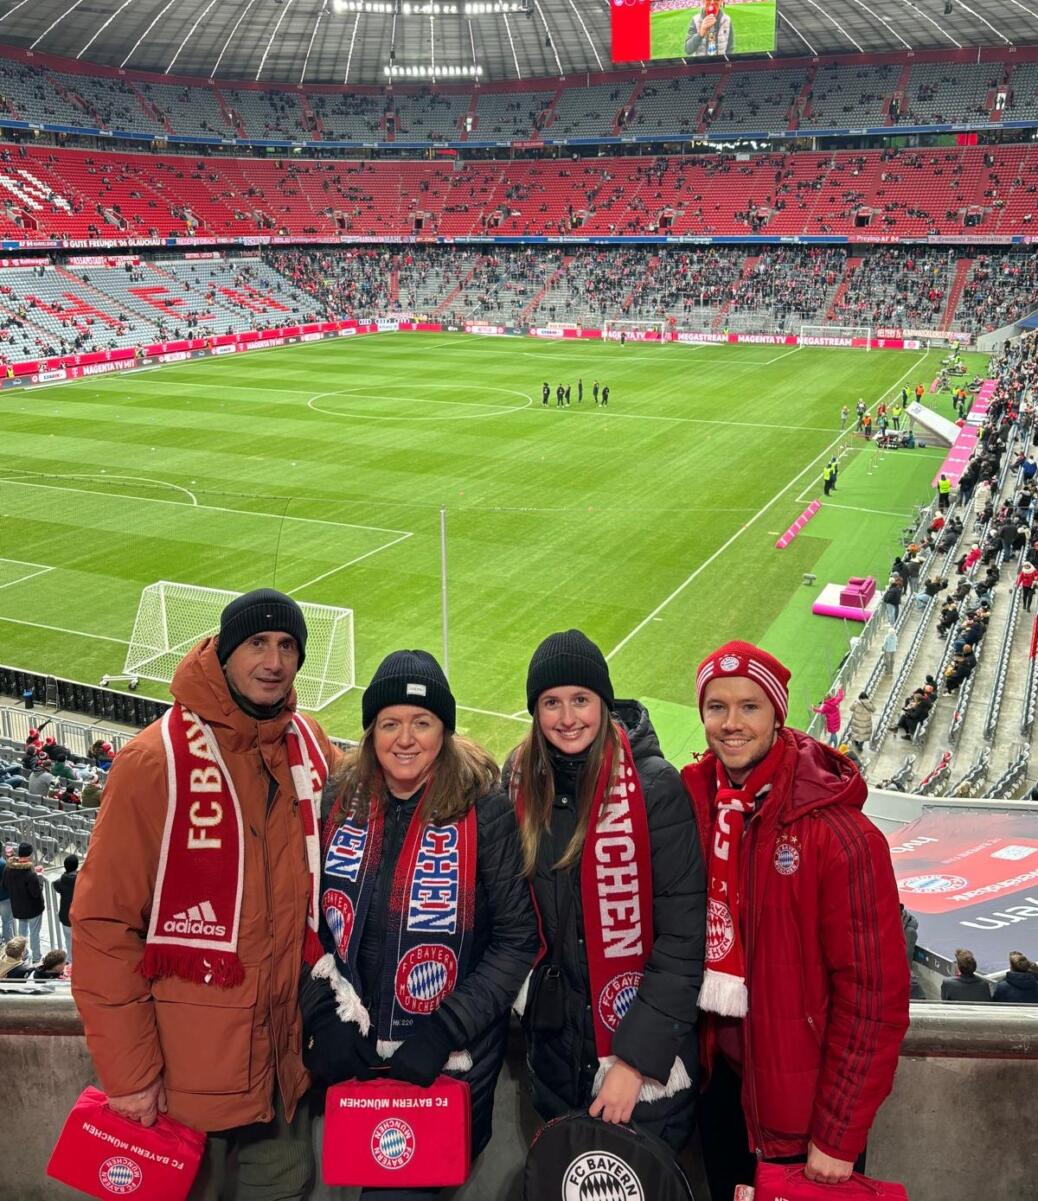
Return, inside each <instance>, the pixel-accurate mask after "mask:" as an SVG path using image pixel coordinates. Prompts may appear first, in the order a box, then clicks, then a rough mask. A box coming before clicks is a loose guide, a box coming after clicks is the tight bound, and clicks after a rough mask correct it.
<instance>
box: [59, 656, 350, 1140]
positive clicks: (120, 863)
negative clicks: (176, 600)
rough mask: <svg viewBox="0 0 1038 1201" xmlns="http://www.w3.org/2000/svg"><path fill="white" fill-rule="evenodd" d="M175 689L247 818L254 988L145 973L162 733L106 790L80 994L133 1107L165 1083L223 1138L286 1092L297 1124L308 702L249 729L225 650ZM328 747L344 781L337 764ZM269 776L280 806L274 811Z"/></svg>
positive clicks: (137, 743)
mask: <svg viewBox="0 0 1038 1201" xmlns="http://www.w3.org/2000/svg"><path fill="white" fill-rule="evenodd" d="M171 690H172V692H173V695H174V697H176V699H177V700H178V701H180V702H181V704H183V705H184V706H185V707H186V708H188V709H190V710H191V711H192V712H194V713H196V714H197V715H198V716H200V717H201V718H202V719H203V720H204V721H206V722H207V723H208V724H209V725H210V726H211V727H212V729H213V732H214V734H215V736H216V740H217V742H218V744H219V747H220V751H221V753H222V755H223V759H224V762H225V764H226V766H227V770H228V772H229V773H230V775H231V779H232V781H233V783H234V787H235V790H236V792H237V795H238V799H239V802H240V804H241V809H242V824H243V830H244V842H245V847H244V884H243V893H242V913H241V926H240V935H239V940H238V954H239V956H240V958H241V961H242V963H243V964H244V966H245V981H244V983H243V984H241V985H240V986H237V987H234V988H217V987H215V986H210V985H205V984H194V983H190V982H188V981H186V980H181V979H175V978H167V979H161V980H155V981H153V982H151V983H150V984H149V983H148V982H147V981H145V980H144V978H143V977H142V976H141V975H140V974H139V972H138V970H137V967H138V964H139V963H140V960H141V956H142V955H143V953H144V936H145V933H146V931H147V928H148V918H149V915H150V912H151V904H152V896H153V892H154V887H155V879H156V871H157V866H158V859H159V849H160V846H161V843H162V831H163V825H164V822H165V818H166V798H167V791H166V787H167V786H166V756H165V752H164V750H163V745H162V735H161V731H160V728H159V723H158V722H155V723H154V724H153V725H151V726H149V727H148V728H147V729H146V730H144V731H142V732H141V733H140V734H138V735H137V737H136V738H134V739H133V740H132V741H131V742H129V743H128V744H127V745H126V746H125V747H123V749H122V750H121V751H119V753H118V755H117V756H116V758H115V761H114V763H113V765H112V770H111V773H110V775H109V777H108V783H107V784H106V785H105V790H104V799H103V801H102V803H101V812H100V815H99V817H98V820H97V825H96V827H95V829H94V833H93V835H92V837H91V840H90V850H89V854H88V855H87V858H86V862H85V863H84V864H83V867H82V869H81V870H80V873H79V879H78V882H77V884H76V895H75V899H74V901H73V903H72V928H73V941H74V952H73V959H74V961H75V971H74V973H73V981H72V992H73V995H74V997H75V1000H76V1004H77V1005H78V1007H79V1012H80V1014H81V1016H82V1018H83V1026H84V1028H85V1030H86V1036H87V1044H88V1046H89V1048H90V1053H91V1055H92V1056H93V1059H94V1065H95V1067H96V1068H97V1074H98V1076H99V1078H100V1080H101V1085H102V1087H103V1088H104V1090H105V1091H106V1092H107V1093H109V1094H110V1095H114V1096H118V1095H122V1094H126V1093H132V1092H136V1091H138V1090H139V1089H142V1088H145V1087H147V1086H148V1085H149V1084H150V1083H151V1082H152V1081H154V1080H155V1078H156V1077H157V1076H159V1075H160V1074H161V1075H162V1078H163V1081H164V1083H165V1087H166V1095H167V1099H168V1102H169V1112H170V1114H171V1116H173V1117H174V1118H177V1119H179V1120H180V1121H183V1122H186V1123H188V1125H190V1126H194V1127H195V1128H196V1129H199V1130H226V1129H229V1128H231V1127H234V1126H241V1125H244V1124H246V1123H249V1122H263V1121H269V1120H270V1119H271V1117H272V1116H273V1108H272V1102H273V1097H274V1085H275V1078H276V1082H277V1084H278V1085H279V1087H280V1091H281V1094H282V1096H283V1097H284V1099H285V1103H286V1106H287V1108H288V1110H289V1113H290V1114H291V1113H292V1112H293V1111H294V1110H295V1106H296V1103H297V1101H298V1100H299V1098H300V1097H301V1096H302V1095H303V1093H304V1092H305V1091H306V1088H307V1087H308V1084H309V1078H308V1076H307V1074H306V1071H305V1069H304V1068H303V1063H302V1058H301V1046H300V1043H301V1038H302V1025H301V1020H300V1015H299V1004H298V994H299V971H300V964H301V962H302V945H303V930H304V926H305V921H306V905H307V896H308V889H309V879H310V877H309V874H308V872H307V869H306V861H305V851H304V841H303V830H302V826H301V823H300V820H299V815H298V802H297V800H296V796H295V792H294V790H293V787H292V778H291V773H290V771H289V765H288V759H287V755H286V749H285V742H284V734H285V729H286V727H287V725H288V723H289V721H290V719H291V717H292V713H293V711H294V709H295V696H294V694H293V695H292V696H291V697H290V698H289V704H288V705H287V706H286V708H285V710H284V711H283V712H282V713H281V714H280V715H279V716H278V717H276V718H274V719H273V720H271V721H265V722H257V721H255V720H254V719H253V718H250V717H248V716H247V715H246V714H245V713H244V712H243V711H242V710H241V709H239V708H238V706H237V705H236V704H235V703H234V701H233V700H232V699H231V696H230V693H229V692H228V690H227V685H226V682H225V680H224V675H223V671H222V670H221V668H220V664H219V662H218V660H217V658H216V651H215V646H214V642H213V640H212V639H207V640H206V641H204V642H202V643H200V644H199V645H198V646H197V647H195V649H194V650H192V651H190V652H189V653H188V655H187V656H186V658H185V659H184V661H183V662H182V663H181V664H180V666H179V668H178V669H177V672H176V675H175V676H174V677H173V683H172V689H171ZM315 724H316V723H313V722H312V723H311V725H315ZM320 740H321V748H322V750H323V751H324V753H325V755H326V757H328V761H329V766H331V765H332V764H333V762H334V756H335V755H336V752H335V751H334V749H333V748H332V747H331V745H330V744H329V743H328V740H327V738H325V736H324V734H323V733H321V734H320ZM268 773H269V775H268ZM270 776H273V778H274V779H275V780H276V782H277V792H276V794H275V796H274V799H273V802H272V803H271V804H270V806H269V808H268V803H267V800H268V779H269V777H270Z"/></svg>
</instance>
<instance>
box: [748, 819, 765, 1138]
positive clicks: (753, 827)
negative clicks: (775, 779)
mask: <svg viewBox="0 0 1038 1201" xmlns="http://www.w3.org/2000/svg"><path fill="white" fill-rule="evenodd" d="M759 833H760V811H759V810H758V811H757V812H756V813H754V814H753V816H752V817H751V818H750V830H749V838H750V845H749V846H748V847H747V848H746V850H747V851H748V852H749V854H746V855H743V863H744V864H746V869H745V870H746V873H747V877H748V881H747V888H746V906H745V910H744V912H745V914H746V937H745V940H744V941H745V947H744V954H745V958H746V992H747V996H749V992H750V965H751V964H752V962H753V955H752V948H753V896H754V893H755V891H756V889H755V887H754V885H755V883H756V877H757V871H756V868H757V864H756V851H757V843H758V841H759ZM749 1018H750V1012H749V1002H748V1001H747V1009H746V1018H745V1019H744V1022H745V1024H744V1026H743V1031H744V1033H745V1036H746V1037H745V1039H744V1040H743V1051H744V1064H743V1079H744V1081H745V1084H746V1089H747V1091H748V1093H749V1097H750V1111H751V1117H752V1122H753V1130H752V1132H751V1133H752V1136H753V1145H752V1146H751V1150H752V1152H753V1154H754V1156H755V1157H756V1158H757V1159H758V1160H761V1159H763V1158H764V1148H763V1146H762V1145H761V1144H762V1143H763V1141H764V1140H763V1137H762V1135H761V1122H760V1113H759V1112H758V1109H757V1090H756V1088H755V1087H754V1083H753V1071H752V1067H751V1058H752V1057H751V1046H750V1032H751V1030H752V1023H751V1022H750V1020H749Z"/></svg>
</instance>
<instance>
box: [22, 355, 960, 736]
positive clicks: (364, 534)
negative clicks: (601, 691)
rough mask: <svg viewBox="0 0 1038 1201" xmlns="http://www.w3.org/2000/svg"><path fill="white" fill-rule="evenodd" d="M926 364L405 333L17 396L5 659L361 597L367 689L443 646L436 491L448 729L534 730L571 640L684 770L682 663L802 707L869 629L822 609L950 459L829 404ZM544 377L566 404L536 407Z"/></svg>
mask: <svg viewBox="0 0 1038 1201" xmlns="http://www.w3.org/2000/svg"><path fill="white" fill-rule="evenodd" d="M938 358H939V354H938V353H937V352H930V353H925V352H919V353H915V352H883V351H874V352H871V353H865V352H862V351H852V350H829V349H813V348H812V349H802V350H790V349H789V348H787V347H783V346H739V347H735V346H701V347H694V346H681V345H667V346H653V345H651V344H644V343H641V344H639V343H629V344H628V345H627V346H625V347H621V346H619V345H616V344H611V343H587V344H583V345H580V344H571V343H567V344H565V345H563V344H560V343H557V342H538V341H534V340H527V339H522V340H519V339H516V340H511V339H484V338H477V337H468V336H465V335H420V334H400V335H395V336H394V335H382V336H378V337H369V338H359V339H351V340H349V341H346V340H344V339H338V340H331V341H326V342H321V343H310V344H307V345H305V346H296V347H288V348H285V349H282V350H275V351H268V352H264V353H256V354H251V355H247V356H246V355H242V356H234V357H233V358H231V357H228V358H213V359H207V360H199V361H197V362H193V363H185V364H178V365H174V366H168V367H164V368H161V369H157V370H145V371H140V372H136V373H127V374H118V375H111V376H105V377H103V378H99V379H91V380H84V381H79V382H76V383H72V384H62V385H59V386H55V387H49V388H45V389H40V390H36V391H18V392H13V391H11V392H5V393H3V395H2V397H0V411H2V414H3V417H2V428H3V430H4V456H3V460H2V463H0V662H4V663H8V664H13V665H15V666H19V667H24V668H29V669H33V670H36V671H45V672H52V673H54V674H56V675H61V676H65V677H67V678H71V679H78V680H83V681H86V682H88V683H96V682H97V681H98V680H99V679H100V677H101V676H102V675H105V674H107V673H113V672H118V671H119V670H120V669H121V668H122V666H123V661H124V656H125V653H126V646H127V640H128V639H129V637H130V633H131V630H132V627H133V620H134V615H135V613H136V610H137V604H138V600H139V598H140V594H141V590H142V589H143V588H144V587H145V586H146V585H148V584H150V583H153V582H155V581H157V580H172V581H176V582H180V583H190V584H199V585H205V586H209V587H217V588H226V589H233V590H238V591H244V590H246V589H250V588H255V587H259V586H275V587H278V588H281V589H283V590H285V591H289V592H291V593H292V594H293V595H295V596H296V597H298V598H299V599H302V600H309V601H314V602H318V603H323V604H330V605H339V606H344V607H348V608H351V609H353V610H354V613H355V624H356V657H357V680H358V683H359V684H360V685H361V686H363V684H364V683H365V682H366V681H367V680H368V679H369V678H370V676H371V673H372V672H373V670H374V668H375V666H376V665H377V663H378V661H379V660H380V659H381V657H382V656H383V655H384V654H385V653H386V652H388V651H390V650H393V649H397V648H399V647H426V648H428V649H430V650H433V651H435V652H436V653H437V654H439V653H440V649H441V645H442V642H441V588H440V569H441V556H440V509H441V506H443V507H445V508H446V512H447V516H446V527H447V556H446V558H447V577H448V613H449V652H450V676H451V682H452V685H453V688H454V691H455V694H456V696H457V698H458V702H459V705H460V706H462V709H461V714H460V723H459V724H460V725H461V726H462V727H463V728H464V729H465V730H467V731H468V732H470V733H471V734H472V735H474V736H475V737H477V738H480V739H482V740H483V741H485V742H486V743H487V745H488V746H490V747H491V748H492V749H493V750H494V751H496V752H504V751H505V750H507V749H508V747H509V746H511V745H512V744H513V743H514V742H515V741H516V740H517V739H518V738H519V737H520V736H521V734H522V732H523V724H524V721H525V720H528V719H526V718H525V713H524V710H525V690H524V681H525V673H526V665H527V662H528V660H529V656H530V653H531V651H532V650H533V648H534V646H535V645H536V644H537V642H538V641H539V640H540V639H541V638H543V637H544V636H545V635H546V634H548V633H550V632H552V631H553V630H559V629H564V628H567V627H569V626H579V627H581V628H583V629H584V630H586V631H587V633H588V634H590V635H591V636H592V637H593V638H594V639H595V640H596V641H597V642H598V643H599V644H600V645H601V646H602V647H603V648H604V649H605V650H606V651H607V652H608V653H609V655H610V661H611V667H612V672H613V677H614V684H615V688H616V692H617V695H619V696H624V695H626V696H637V697H639V698H641V699H643V700H645V701H646V702H647V703H648V704H649V705H650V708H651V710H652V712H653V716H654V718H655V719H656V721H657V724H658V726H659V728H660V730H661V734H662V736H663V740H664V744H665V747H666V749H667V750H668V752H669V753H670V754H672V755H673V756H674V757H675V758H680V756H682V755H684V754H685V753H686V752H687V751H688V750H691V749H693V748H694V747H696V746H697V745H698V740H699V730H698V719H697V717H696V713H695V709H694V701H693V677H694V671H695V665H696V664H697V662H698V661H699V659H700V658H701V656H702V655H703V654H704V653H705V652H707V651H708V650H710V649H711V648H712V647H713V646H715V645H716V644H717V643H718V642H720V641H723V640H726V639H729V638H735V637H739V638H749V639H760V640H764V641H765V642H766V643H767V645H769V647H770V648H771V649H772V650H774V651H775V652H776V653H778V654H780V655H783V656H785V657H786V658H787V659H788V661H789V662H790V664H791V666H793V667H794V668H795V669H796V676H795V682H794V688H793V716H794V717H799V718H800V719H801V720H802V721H803V720H806V717H807V712H806V706H807V704H808V703H809V702H810V701H812V700H817V699H818V696H819V695H820V693H821V690H822V689H823V688H824V686H825V684H826V682H827V681H828V679H829V678H830V674H831V672H832V671H833V670H834V669H835V667H836V665H837V663H838V662H839V660H840V658H841V656H842V655H843V653H844V652H845V650H846V647H847V642H848V638H849V637H850V636H851V635H852V634H853V633H855V632H856V628H853V627H850V628H845V627H844V626H843V624H842V623H840V622H838V621H834V620H832V619H823V618H819V617H813V616H812V615H811V612H810V606H811V602H812V601H813V600H814V598H815V596H816V594H817V591H818V590H819V589H820V588H821V587H822V585H823V584H824V583H827V582H829V581H834V582H838V581H842V580H844V579H846V578H847V576H849V575H854V574H875V575H877V576H884V574H885V572H886V570H887V568H888V566H889V562H890V560H891V558H892V556H893V554H894V552H895V551H896V550H897V548H898V546H899V542H898V539H899V535H900V533H901V531H902V529H903V528H904V526H905V525H906V524H908V522H909V520H910V519H911V516H912V513H913V506H914V504H916V503H918V502H925V501H927V500H928V499H929V497H930V495H931V489H930V479H931V478H932V475H933V473H934V471H935V468H936V467H937V465H938V463H939V461H940V453H939V452H937V451H935V450H932V449H921V450H917V451H901V452H896V453H887V454H884V455H882V456H879V455H877V454H876V452H875V451H874V450H873V449H872V448H871V447H868V448H866V447H865V444H864V443H863V442H862V441H861V439H860V438H855V437H854V436H853V435H851V434H849V433H848V434H847V435H845V436H841V434H840V431H839V409H840V406H841V404H843V403H844V402H847V403H849V404H850V405H851V408H852V409H853V406H854V403H855V401H856V400H857V399H858V397H859V396H862V397H864V398H865V400H866V401H867V402H868V403H869V404H874V403H875V402H877V401H878V400H880V399H881V398H882V397H884V396H887V397H889V396H890V395H892V394H893V393H894V391H896V390H897V389H899V388H900V387H901V386H902V385H903V384H906V383H907V384H909V385H910V386H914V385H915V384H916V383H917V382H923V383H925V384H926V385H927V386H929V383H930V380H931V379H932V378H933V376H934V375H935V373H936V370H937V364H938ZM979 362H980V360H979V359H978V360H977V362H976V363H971V367H976V366H978V365H979ZM578 378H582V379H583V381H584V399H583V403H581V404H578V402H577V386H576V385H577V380H578ZM595 379H598V380H599V381H600V382H601V383H604V384H608V385H609V387H610V391H611V395H610V402H609V408H608V409H606V410H603V409H601V408H596V407H595V405H594V404H593V402H592V399H591V385H592V382H593V381H594V380H595ZM545 380H546V381H548V383H549V384H550V385H551V386H552V389H553V391H554V387H555V385H556V384H557V383H560V382H561V383H570V384H572V386H573V392H572V404H571V406H570V407H569V408H567V409H561V410H560V409H557V408H556V407H555V405H554V399H553V401H552V404H551V405H550V406H549V407H548V408H547V409H545V408H544V407H542V405H541V385H542V382H543V381H545ZM937 407H938V408H940V409H941V410H942V411H944V412H945V413H946V414H947V413H948V412H949V410H948V406H947V405H946V404H943V403H940V404H938V405H937ZM841 450H846V452H847V453H846V454H845V455H844V457H843V459H842V469H841V472H840V480H839V486H838V489H837V492H836V493H835V494H834V496H833V497H831V498H830V501H829V502H827V503H826V504H825V506H824V507H823V509H822V512H821V513H820V514H819V515H818V516H817V517H816V518H815V519H814V520H813V521H812V522H810V523H809V524H808V526H807V527H806V529H805V531H804V533H803V534H801V535H800V537H798V538H797V539H796V540H795V541H794V542H793V544H792V546H791V547H790V548H789V549H788V550H785V551H779V550H776V549H775V548H774V542H775V539H776V536H777V535H778V534H779V533H780V532H782V531H783V530H785V529H786V527H787V526H788V525H790V523H791V522H792V521H793V520H794V519H795V518H796V516H797V515H798V514H799V513H800V512H801V510H802V509H803V508H804V507H805V505H806V504H807V502H808V501H809V500H810V499H812V498H813V497H815V496H820V495H821V482H820V473H821V469H822V466H823V464H824V463H825V461H826V460H827V459H828V458H829V456H830V455H832V454H833V453H836V452H839V451H841ZM808 571H813V572H816V573H817V574H818V583H817V586H816V587H805V586H804V584H803V583H802V576H803V573H804V572H808ZM141 691H142V692H150V693H153V694H154V695H157V696H162V695H166V692H165V689H164V687H163V686H162V685H161V684H152V683H149V682H147V681H142V683H141ZM359 713H360V688H357V689H355V690H353V691H351V692H349V693H348V694H347V695H346V696H345V697H343V698H341V699H340V700H339V701H336V702H335V703H334V704H333V705H331V706H329V707H328V708H326V709H325V710H323V711H322V714H321V720H322V721H323V722H324V723H325V725H326V726H327V727H328V728H329V729H330V730H331V731H332V732H333V733H336V734H339V735H342V736H345V737H350V736H356V735H357V734H358V731H359V724H360V718H359Z"/></svg>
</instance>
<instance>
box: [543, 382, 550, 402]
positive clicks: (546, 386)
mask: <svg viewBox="0 0 1038 1201" xmlns="http://www.w3.org/2000/svg"><path fill="white" fill-rule="evenodd" d="M549 396H551V386H550V384H549V383H548V381H547V380H545V381H544V386H543V387H542V388H541V404H542V405H546V404H547V403H548V397H549Z"/></svg>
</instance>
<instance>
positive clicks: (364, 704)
mask: <svg viewBox="0 0 1038 1201" xmlns="http://www.w3.org/2000/svg"><path fill="white" fill-rule="evenodd" d="M390 705H417V706H418V707H419V708H420V709H428V710H429V712H430V713H435V714H436V716H437V717H438V718H439V719H440V721H442V722H443V724H444V725H445V726H446V727H447V729H448V730H451V731H453V730H454V729H455V726H456V723H457V705H456V704H455V702H454V694H453V693H452V692H451V686H450V684H448V682H447V677H446V676H445V675H444V674H443V668H442V667H441V666H440V665H439V663H437V661H436V659H435V658H434V656H432V655H430V654H429V652H428V651H393V653H392V654H391V655H386V657H385V658H384V659H383V660H382V662H381V663H380V664H379V665H378V670H377V671H376V672H375V674H374V675H373V676H372V677H371V683H370V684H369V685H368V686H367V688H365V689H364V696H363V698H362V700H361V714H362V720H363V722H364V729H365V730H366V729H367V728H368V726H370V725H371V723H372V722H373V721H374V720H375V718H376V717H378V715H379V713H380V712H381V710H383V709H386V708H388V707H389V706H390Z"/></svg>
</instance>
